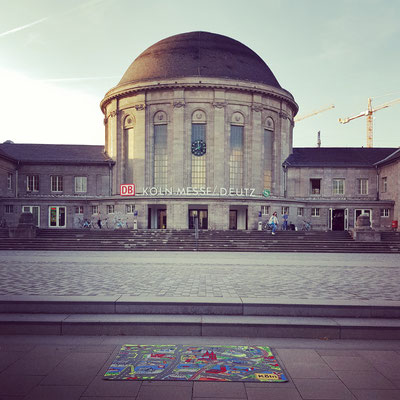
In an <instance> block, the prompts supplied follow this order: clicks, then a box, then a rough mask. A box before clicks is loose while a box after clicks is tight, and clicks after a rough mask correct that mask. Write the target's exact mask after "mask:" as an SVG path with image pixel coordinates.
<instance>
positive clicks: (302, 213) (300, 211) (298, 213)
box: [297, 207, 304, 217]
mask: <svg viewBox="0 0 400 400" xmlns="http://www.w3.org/2000/svg"><path fill="white" fill-rule="evenodd" d="M297 215H298V216H299V217H304V208H303V207H298V208H297Z"/></svg>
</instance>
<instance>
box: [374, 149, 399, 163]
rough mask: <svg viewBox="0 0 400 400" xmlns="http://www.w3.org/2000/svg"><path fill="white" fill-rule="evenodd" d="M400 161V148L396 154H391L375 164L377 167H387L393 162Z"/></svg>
mask: <svg viewBox="0 0 400 400" xmlns="http://www.w3.org/2000/svg"><path fill="white" fill-rule="evenodd" d="M398 160H400V148H398V149H397V150H396V151H395V152H394V153H392V154H390V155H389V156H388V157H386V158H384V159H383V160H379V161H378V162H376V163H375V165H385V164H390V163H392V162H395V161H398Z"/></svg>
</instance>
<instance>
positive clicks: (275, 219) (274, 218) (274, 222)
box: [268, 212, 279, 235]
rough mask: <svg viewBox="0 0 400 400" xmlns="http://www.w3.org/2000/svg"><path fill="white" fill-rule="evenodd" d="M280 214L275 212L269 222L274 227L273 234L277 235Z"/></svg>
mask: <svg viewBox="0 0 400 400" xmlns="http://www.w3.org/2000/svg"><path fill="white" fill-rule="evenodd" d="M278 223H279V222H278V214H277V213H276V212H274V213H273V214H272V215H271V218H270V219H269V221H268V224H269V225H270V226H271V227H272V234H273V235H275V231H276V227H277V226H278Z"/></svg>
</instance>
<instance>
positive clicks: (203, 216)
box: [189, 210, 208, 229]
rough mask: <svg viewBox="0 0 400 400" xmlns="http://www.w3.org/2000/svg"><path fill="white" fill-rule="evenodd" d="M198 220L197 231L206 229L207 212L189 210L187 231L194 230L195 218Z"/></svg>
mask: <svg viewBox="0 0 400 400" xmlns="http://www.w3.org/2000/svg"><path fill="white" fill-rule="evenodd" d="M196 217H197V218H198V221H199V222H198V224H199V229H208V211H207V210H189V229H194V228H195V225H194V224H195V218H196Z"/></svg>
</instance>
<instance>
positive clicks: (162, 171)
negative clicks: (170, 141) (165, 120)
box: [154, 124, 168, 187]
mask: <svg viewBox="0 0 400 400" xmlns="http://www.w3.org/2000/svg"><path fill="white" fill-rule="evenodd" d="M167 151H168V146H167V124H162V125H154V186H155V187H165V186H167V167H168V153H167Z"/></svg>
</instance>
